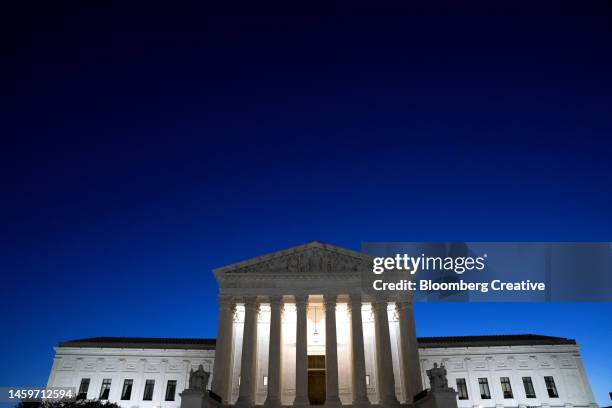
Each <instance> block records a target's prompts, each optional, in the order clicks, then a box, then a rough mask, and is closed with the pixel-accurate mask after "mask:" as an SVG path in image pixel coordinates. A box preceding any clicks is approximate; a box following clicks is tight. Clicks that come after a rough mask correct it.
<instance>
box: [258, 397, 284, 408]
mask: <svg viewBox="0 0 612 408" xmlns="http://www.w3.org/2000/svg"><path fill="white" fill-rule="evenodd" d="M282 406H283V404H281V401H280V399H278V398H270V399H268V398H266V401H265V402H264V404H263V407H264V408H281V407H282Z"/></svg>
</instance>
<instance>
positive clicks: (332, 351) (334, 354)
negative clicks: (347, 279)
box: [324, 295, 342, 407]
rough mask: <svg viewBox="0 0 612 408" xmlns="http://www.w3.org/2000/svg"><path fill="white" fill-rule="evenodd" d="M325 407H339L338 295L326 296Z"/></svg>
mask: <svg viewBox="0 0 612 408" xmlns="http://www.w3.org/2000/svg"><path fill="white" fill-rule="evenodd" d="M324 302H325V406H326V407H339V406H341V405H342V403H341V402H340V395H339V392H338V340H337V338H336V295H325V296H324Z"/></svg>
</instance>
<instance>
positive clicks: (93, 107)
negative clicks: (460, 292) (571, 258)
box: [0, 1, 612, 405]
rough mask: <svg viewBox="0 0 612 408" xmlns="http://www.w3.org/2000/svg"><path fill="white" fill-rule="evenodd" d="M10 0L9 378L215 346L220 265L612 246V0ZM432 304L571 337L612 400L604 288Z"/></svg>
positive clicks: (4, 199)
mask: <svg viewBox="0 0 612 408" xmlns="http://www.w3.org/2000/svg"><path fill="white" fill-rule="evenodd" d="M15 3H16V4H17V3H19V6H18V7H19V8H18V9H11V10H8V9H3V10H2V11H1V12H0V31H1V32H0V43H1V46H2V53H1V57H0V58H1V59H2V64H1V65H0V69H1V70H2V73H1V74H2V76H1V77H0V78H1V79H0V81H1V82H0V83H1V86H0V98H1V105H0V106H1V109H0V117H1V121H0V139H1V144H0V181H1V186H2V189H1V190H0V191H1V193H0V194H1V196H0V214H1V218H0V221H1V223H0V225H1V227H0V244H1V247H0V248H1V249H0V274H1V275H0V276H1V278H2V282H1V286H0V291H1V292H0V305H1V306H0V307H1V309H0V310H2V312H3V313H2V330H1V331H0V361H1V364H0V386H20V385H44V384H45V383H46V380H47V376H48V374H49V370H50V367H51V363H52V357H53V349H52V347H53V346H55V345H56V344H57V343H58V341H61V340H67V339H74V338H82V337H90V336H156V337H214V336H215V331H216V313H217V309H216V292H217V288H216V284H215V282H214V279H213V276H212V273H211V269H212V268H215V267H219V266H223V265H226V264H229V263H233V262H237V261H240V260H243V259H246V258H249V257H252V256H258V255H262V254H265V253H269V252H273V251H277V250H280V249H284V248H287V247H290V246H293V245H298V244H302V243H306V242H309V241H313V240H318V241H323V242H327V243H330V244H335V245H340V246H344V247H347V248H350V249H354V250H358V249H359V247H360V243H361V242H364V241H453V240H457V241H487V240H490V241H611V240H612V239H611V231H612V171H611V169H610V164H611V162H612V160H611V158H610V157H611V153H612V142H611V141H610V136H611V134H612V112H611V110H612V109H611V108H612V74H611V73H612V3H610V2H571V3H570V2H568V3H567V4H564V3H563V2H550V3H549V2H537V4H530V3H533V2H529V3H523V4H521V3H519V2H508V3H498V8H496V9H493V8H479V7H477V6H476V5H475V3H473V4H472V5H471V6H467V5H463V4H462V3H459V2H456V3H444V4H443V3H438V5H437V6H436V7H435V8H434V7H431V4H432V3H431V2H427V4H429V5H430V7H429V8H426V7H424V6H423V5H422V4H421V5H416V6H415V4H413V2H405V3H402V4H404V6H400V3H393V4H391V3H389V5H388V6H385V7H379V8H376V9H374V8H370V7H361V6H359V5H357V4H355V3H350V4H349V3H345V4H341V3H335V4H327V5H326V7H317V6H315V5H313V4H312V3H308V4H307V5H306V4H304V5H297V4H294V2H284V3H281V4H274V5H271V4H269V5H267V6H266V7H264V6H262V5H261V4H259V3H257V4H254V3H252V4H250V5H242V4H239V3H235V2H232V3H231V8H230V7H229V6H228V8H227V9H221V8H217V7H216V6H215V7H213V6H212V5H205V4H199V5H198V6H195V5H185V4H183V5H177V4H172V7H171V8H169V7H170V4H171V3H166V6H155V5H152V4H151V3H141V4H140V5H138V6H137V5H134V4H131V5H128V4H125V2H116V3H115V2H91V1H90V2H79V3H67V2H40V3H34V2H15ZM408 4H410V5H412V7H414V8H408V7H407V6H408ZM423 4H424V3H423ZM490 4H491V5H490V6H489V7H491V6H492V4H493V3H490ZM2 7H6V5H3V6H2ZM577 279H579V276H577ZM415 309H416V319H417V327H418V334H419V335H420V336H432V335H441V336H442V335H478V334H510V333H536V334H544V335H557V336H563V337H571V338H575V339H576V340H577V341H578V343H579V344H581V345H582V355H583V357H584V362H585V366H586V370H587V374H588V376H589V379H590V381H591V384H592V385H593V388H594V391H595V393H596V398H597V400H598V402H599V403H600V404H602V405H609V404H610V401H609V399H608V397H607V392H608V391H612V388H611V384H612V370H611V369H610V367H612V352H611V351H610V345H609V343H610V339H611V338H612V329H611V327H612V304H611V303H602V304H589V303H580V304H578V303H575V304H558V303H556V304H493V305H489V304H461V305H448V304H419V305H416V306H415Z"/></svg>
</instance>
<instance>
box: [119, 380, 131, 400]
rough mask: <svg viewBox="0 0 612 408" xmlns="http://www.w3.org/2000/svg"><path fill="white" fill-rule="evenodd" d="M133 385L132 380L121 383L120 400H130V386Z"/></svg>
mask: <svg viewBox="0 0 612 408" xmlns="http://www.w3.org/2000/svg"><path fill="white" fill-rule="evenodd" d="M133 384H134V380H125V381H123V389H122V390H121V399H122V400H124V401H127V400H129V399H130V398H132V385H133Z"/></svg>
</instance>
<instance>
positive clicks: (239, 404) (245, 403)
mask: <svg viewBox="0 0 612 408" xmlns="http://www.w3.org/2000/svg"><path fill="white" fill-rule="evenodd" d="M254 406H255V403H254V402H253V400H252V399H251V398H249V397H238V400H237V401H236V404H234V407H235V408H253V407H254Z"/></svg>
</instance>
